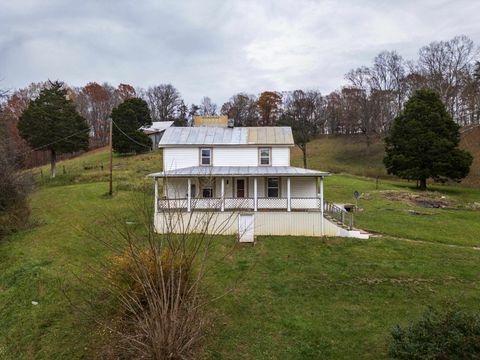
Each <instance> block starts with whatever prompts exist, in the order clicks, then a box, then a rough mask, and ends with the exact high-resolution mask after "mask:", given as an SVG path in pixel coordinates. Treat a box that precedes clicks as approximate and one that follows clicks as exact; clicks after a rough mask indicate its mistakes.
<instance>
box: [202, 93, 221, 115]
mask: <svg viewBox="0 0 480 360" xmlns="http://www.w3.org/2000/svg"><path fill="white" fill-rule="evenodd" d="M199 113H200V115H202V116H212V115H217V104H215V103H214V102H212V99H210V98H209V97H208V96H205V97H203V99H202V101H201V102H200V109H199Z"/></svg>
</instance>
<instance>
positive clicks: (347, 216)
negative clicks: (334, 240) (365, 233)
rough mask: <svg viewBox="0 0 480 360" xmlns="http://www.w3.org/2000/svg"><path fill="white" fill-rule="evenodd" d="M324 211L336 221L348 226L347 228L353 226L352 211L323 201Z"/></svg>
mask: <svg viewBox="0 0 480 360" xmlns="http://www.w3.org/2000/svg"><path fill="white" fill-rule="evenodd" d="M324 212H325V214H326V215H328V216H329V217H331V218H332V219H333V220H335V221H336V222H338V223H340V224H341V225H344V226H346V227H348V229H349V230H351V229H352V227H353V212H351V211H347V210H345V209H344V208H342V207H340V206H338V205H335V204H333V203H330V202H325V207H324Z"/></svg>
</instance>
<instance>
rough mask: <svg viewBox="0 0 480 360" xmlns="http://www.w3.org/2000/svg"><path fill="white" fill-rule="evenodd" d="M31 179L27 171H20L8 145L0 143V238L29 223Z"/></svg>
mask: <svg viewBox="0 0 480 360" xmlns="http://www.w3.org/2000/svg"><path fill="white" fill-rule="evenodd" d="M30 180H31V179H30V178H29V177H28V176H27V175H26V174H25V173H22V172H19V171H18V169H17V167H16V166H15V162H14V161H13V160H12V159H11V158H10V157H9V156H8V153H7V151H6V147H5V146H2V144H0V238H2V237H3V236H5V235H8V234H10V233H12V232H14V231H16V230H17V229H19V228H20V227H22V226H24V225H25V224H26V223H27V222H26V219H27V218H28V216H29V213H30V211H29V208H28V204H27V195H28V193H29V191H30V189H31V181H30Z"/></svg>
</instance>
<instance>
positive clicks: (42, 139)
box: [17, 81, 89, 178]
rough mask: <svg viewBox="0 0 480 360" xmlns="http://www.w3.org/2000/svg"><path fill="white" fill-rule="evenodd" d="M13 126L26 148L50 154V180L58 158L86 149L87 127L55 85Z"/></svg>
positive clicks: (57, 83) (46, 89)
mask: <svg viewBox="0 0 480 360" xmlns="http://www.w3.org/2000/svg"><path fill="white" fill-rule="evenodd" d="M17 126H18V131H19V132H20V135H21V136H22V137H23V138H24V139H25V140H26V141H27V143H28V145H29V146H30V147H32V148H34V149H42V150H49V151H50V154H51V158H50V160H51V177H52V178H53V177H55V166H56V158H57V155H58V154H63V153H70V152H74V151H79V150H87V149H88V135H89V134H88V130H89V128H88V124H87V122H86V121H85V119H84V118H83V117H82V116H81V115H80V114H79V113H78V112H77V110H76V108H75V104H74V103H73V101H71V100H69V99H68V96H67V92H66V90H65V89H64V86H63V83H61V82H58V81H56V82H51V83H50V86H49V87H48V88H45V89H43V90H42V91H41V92H40V95H39V97H38V98H37V99H35V100H33V101H31V102H30V103H29V105H28V107H27V108H26V109H25V111H24V112H23V113H22V115H21V116H20V119H19V121H18V125H17Z"/></svg>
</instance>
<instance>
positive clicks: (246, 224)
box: [238, 214, 255, 242]
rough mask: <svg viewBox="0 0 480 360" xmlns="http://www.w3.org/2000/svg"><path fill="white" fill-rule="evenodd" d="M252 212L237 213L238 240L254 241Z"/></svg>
mask: <svg viewBox="0 0 480 360" xmlns="http://www.w3.org/2000/svg"><path fill="white" fill-rule="evenodd" d="M254 219H255V217H254V215H253V214H239V215H238V241H240V242H253V241H254V235H255V231H254V227H255V226H254V225H255V221H254Z"/></svg>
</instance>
